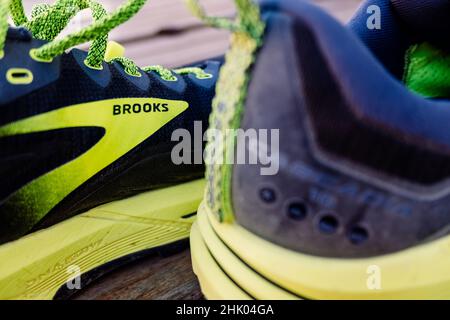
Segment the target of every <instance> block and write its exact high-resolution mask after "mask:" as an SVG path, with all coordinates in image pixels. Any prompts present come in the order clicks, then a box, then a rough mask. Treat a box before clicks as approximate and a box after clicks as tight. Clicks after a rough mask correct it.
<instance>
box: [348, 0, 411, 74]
mask: <svg viewBox="0 0 450 320" xmlns="http://www.w3.org/2000/svg"><path fill="white" fill-rule="evenodd" d="M409 1H410V0H409ZM373 5H376V6H378V7H379V8H380V12H381V15H380V16H381V17H380V19H381V29H369V28H368V27H367V19H368V18H369V17H370V15H371V13H368V12H367V11H368V9H369V8H370V7H371V6H373ZM348 27H349V28H350V29H351V30H352V31H353V32H354V33H355V34H356V35H357V36H358V37H359V38H360V39H361V40H362V42H363V43H364V44H365V45H366V46H367V47H368V48H369V49H370V50H371V51H372V52H373V54H374V55H375V56H376V57H377V58H378V59H379V60H380V62H381V63H383V65H384V66H385V67H386V69H387V70H389V71H390V72H391V73H392V74H393V75H394V76H395V77H396V78H398V79H402V77H403V71H404V64H405V53H406V50H407V49H408V48H409V47H410V46H411V45H412V44H413V38H412V37H411V36H410V35H409V34H408V33H406V32H405V31H404V30H405V28H404V26H402V23H401V22H400V21H399V19H398V17H397V15H396V13H395V12H394V8H393V7H392V4H391V2H390V0H368V1H365V2H364V3H363V4H362V5H361V6H360V7H359V9H358V11H357V12H356V14H355V15H354V17H353V18H352V19H351V20H350V22H349V24H348Z"/></svg>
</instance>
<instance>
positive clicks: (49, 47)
mask: <svg viewBox="0 0 450 320" xmlns="http://www.w3.org/2000/svg"><path fill="white" fill-rule="evenodd" d="M146 2H147V0H128V1H127V2H126V3H124V4H123V5H121V6H120V7H119V8H118V9H117V10H116V11H114V12H112V13H110V14H108V13H107V12H106V10H105V9H104V8H103V6H102V5H101V4H100V3H98V2H97V1H94V0H57V1H56V2H55V3H54V4H53V5H49V4H39V5H36V6H35V7H34V8H33V10H32V13H31V18H30V19H28V17H27V16H26V15H25V11H24V8H23V4H22V0H0V59H1V58H2V57H3V56H4V46H5V42H6V35H7V32H8V28H9V25H8V17H9V16H11V18H12V20H13V21H14V24H15V25H16V26H17V27H23V28H26V29H27V30H29V31H30V32H31V33H32V35H33V37H35V38H36V39H41V40H45V41H48V43H46V44H45V45H43V46H42V47H40V48H36V49H33V50H31V51H30V56H31V57H32V58H33V59H35V60H37V61H40V62H51V61H52V60H53V58H55V57H56V56H59V55H61V54H63V53H64V52H65V51H66V50H68V49H70V48H72V47H75V46H77V45H80V44H82V43H86V42H89V41H92V44H91V46H90V48H89V52H88V55H87V58H86V60H85V64H86V65H87V66H88V67H90V68H92V69H96V70H101V69H102V68H103V62H104V61H105V55H106V50H107V45H108V33H109V32H110V31H111V30H113V29H114V28H116V27H117V26H119V25H121V24H122V23H124V22H126V21H128V20H129V19H130V18H131V17H133V16H134V15H135V14H136V13H137V12H138V11H139V10H140V9H141V8H142V6H143V5H144V4H145V3H146ZM85 9H89V10H91V12H92V16H93V19H94V22H93V23H92V24H91V25H90V26H88V27H86V28H83V29H81V30H80V31H78V32H75V33H73V34H70V35H68V36H66V37H64V38H62V39H56V37H57V36H58V35H59V34H60V33H61V32H62V31H63V29H64V28H65V27H66V26H67V25H68V23H69V22H70V20H71V19H72V18H74V17H75V16H76V15H77V14H78V13H79V12H80V11H82V10H85ZM114 62H117V63H119V64H121V65H122V67H123V68H124V70H125V72H126V73H127V74H129V75H131V76H134V77H140V76H142V74H141V72H140V71H139V68H138V66H137V65H136V64H135V63H134V62H133V61H132V60H131V59H128V58H125V57H117V58H113V59H111V60H110V61H108V63H114ZM142 70H143V71H144V72H155V73H157V74H158V75H159V76H160V77H161V78H162V79H163V80H166V81H176V80H177V77H176V76H175V75H174V73H176V74H180V75H181V74H187V73H192V74H194V75H195V76H196V77H197V78H199V79H207V78H211V77H212V75H210V74H208V73H206V72H205V71H204V70H203V69H201V68H181V69H176V70H173V72H172V71H171V70H169V69H166V68H164V67H162V66H149V67H144V68H142Z"/></svg>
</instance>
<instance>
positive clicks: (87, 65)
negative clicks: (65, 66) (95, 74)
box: [83, 60, 103, 71]
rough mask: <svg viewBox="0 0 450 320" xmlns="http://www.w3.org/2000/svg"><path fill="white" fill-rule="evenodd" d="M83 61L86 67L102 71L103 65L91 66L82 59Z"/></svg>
mask: <svg viewBox="0 0 450 320" xmlns="http://www.w3.org/2000/svg"><path fill="white" fill-rule="evenodd" d="M83 63H84V65H85V66H86V67H88V68H89V69H92V70H96V71H102V70H103V65H101V66H100V67H95V66H91V65H90V64H89V63H88V62H87V60H84V61H83Z"/></svg>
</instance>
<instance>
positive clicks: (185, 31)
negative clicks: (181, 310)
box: [24, 0, 361, 299]
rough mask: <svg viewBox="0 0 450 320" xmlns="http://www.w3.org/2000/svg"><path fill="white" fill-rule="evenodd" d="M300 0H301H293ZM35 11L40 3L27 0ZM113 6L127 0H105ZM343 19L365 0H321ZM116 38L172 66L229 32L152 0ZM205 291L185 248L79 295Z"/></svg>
mask: <svg viewBox="0 0 450 320" xmlns="http://www.w3.org/2000/svg"><path fill="white" fill-rule="evenodd" d="M293 1H295V0H293ZM299 1H300V0H299ZM24 2H25V5H26V9H27V10H28V11H29V10H30V9H31V7H32V5H33V4H34V3H41V2H43V0H25V1H24ZM100 2H101V3H103V4H105V6H106V7H107V9H108V10H110V11H111V10H113V9H114V8H115V7H117V6H118V5H119V4H120V3H122V2H124V0H100ZM315 2H316V3H317V4H319V5H320V6H322V7H323V8H325V9H326V10H327V11H329V12H330V13H331V14H332V15H334V16H335V17H337V18H338V19H339V20H341V21H343V22H344V21H346V20H348V19H349V18H350V16H351V14H352V13H353V12H354V10H355V9H356V7H357V6H358V4H359V3H360V2H361V1H360V0H316V1H315ZM202 3H203V4H204V5H205V7H206V8H207V11H208V13H209V14H211V15H216V16H226V17H232V16H233V13H234V8H233V5H232V3H233V2H232V0H203V1H202ZM89 21H90V17H89V15H88V14H81V15H80V16H78V17H77V18H76V19H75V22H74V23H72V24H71V25H70V27H69V29H68V30H66V33H67V32H71V31H72V32H73V30H76V29H77V28H80V27H82V26H84V25H86V24H88V23H89ZM110 36H111V37H110V38H111V39H113V40H116V41H119V42H120V43H122V44H123V45H125V47H126V48H127V51H126V56H127V57H129V58H132V59H133V60H134V61H136V62H137V63H138V64H139V65H141V66H145V65H154V64H163V65H165V66H168V67H173V66H180V65H183V64H187V63H190V62H194V61H198V60H201V59H206V58H209V57H215V56H218V55H221V54H223V53H224V52H225V50H226V48H227V46H228V34H227V32H225V31H221V30H214V29H210V28H205V27H203V26H202V23H201V22H200V21H198V20H197V19H196V18H194V17H192V15H191V14H190V13H189V12H188V10H187V9H186V7H185V4H184V1H183V0H149V1H148V3H147V4H146V5H145V7H144V8H143V10H142V11H141V12H140V13H138V14H137V16H136V17H134V18H133V19H132V20H130V21H129V22H128V23H126V24H124V25H122V26H120V27H119V28H117V29H116V30H114V31H113V32H112V33H111V35H110ZM201 297H202V296H201V293H200V289H199V286H198V283H197V281H196V278H195V276H194V274H193V272H192V270H191V263H190V253H189V250H185V251H183V252H181V253H178V254H175V255H173V256H170V257H167V258H161V257H158V256H151V257H148V258H145V259H141V260H139V261H138V262H134V263H132V264H130V265H127V266H125V267H122V268H120V269H118V270H116V271H114V272H112V273H110V274H108V275H106V276H104V277H103V278H101V279H99V280H97V281H96V282H94V283H93V284H91V285H90V286H89V287H88V288H86V289H84V290H83V291H82V292H80V293H79V294H77V296H75V297H74V298H76V299H200V298H201Z"/></svg>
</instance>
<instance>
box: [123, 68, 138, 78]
mask: <svg viewBox="0 0 450 320" xmlns="http://www.w3.org/2000/svg"><path fill="white" fill-rule="evenodd" d="M123 71H124V72H125V73H126V74H127V75H129V76H130V77H134V78H141V77H142V73H141V72H138V73H139V74H132V73H130V72H128V71H127V70H125V69H124V70H123Z"/></svg>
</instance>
